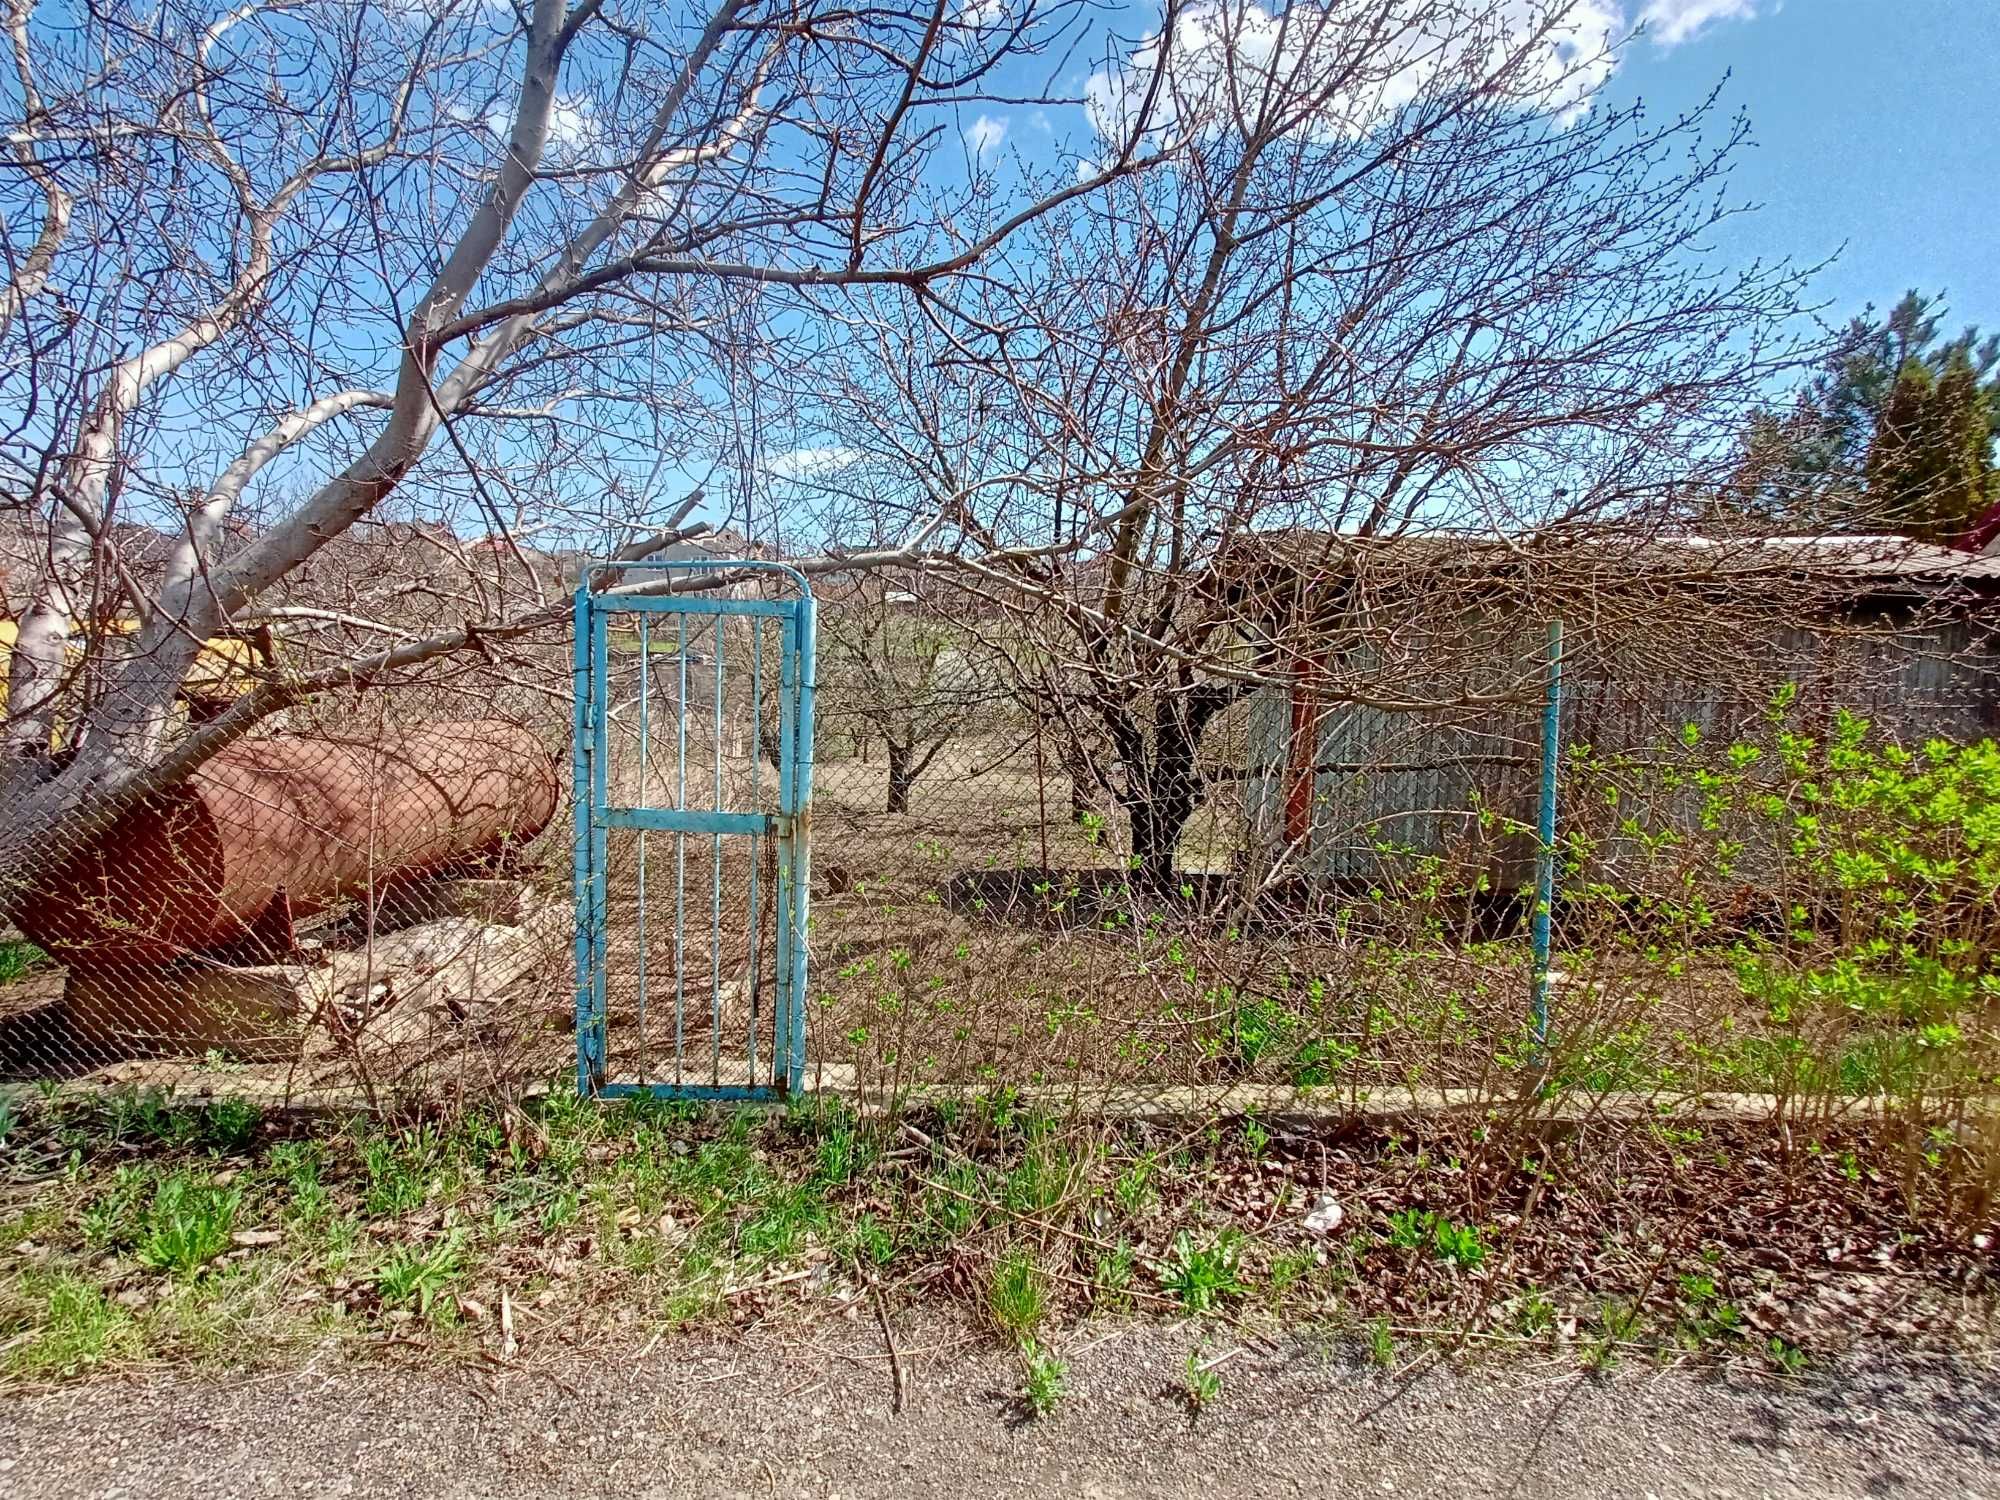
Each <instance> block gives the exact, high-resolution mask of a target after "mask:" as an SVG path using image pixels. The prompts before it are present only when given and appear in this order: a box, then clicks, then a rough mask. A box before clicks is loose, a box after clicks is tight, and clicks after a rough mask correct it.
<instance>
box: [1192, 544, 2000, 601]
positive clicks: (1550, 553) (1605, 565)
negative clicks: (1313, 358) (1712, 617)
mask: <svg viewBox="0 0 2000 1500" xmlns="http://www.w3.org/2000/svg"><path fill="white" fill-rule="evenodd" d="M1217 562H1218V567H1219V569H1220V570H1221V571H1223V572H1225V573H1239V572H1242V571H1245V570H1248V571H1268V570H1276V571H1278V572H1281V573H1284V572H1289V573H1294V574H1297V573H1301V572H1304V571H1306V570H1308V569H1310V570H1314V571H1323V572H1326V573H1328V574H1329V575H1349V574H1361V573H1369V572H1373V573H1378V574H1381V575H1384V576H1388V575H1394V574H1398V573H1405V572H1409V573H1433V572H1443V573H1452V574H1459V575H1464V574H1484V575H1501V574H1521V575H1534V576H1540V577H1542V578H1544V579H1545V580H1547V581H1549V582H1551V583H1559V582H1562V581H1565V580H1572V581H1576V582H1583V581H1586V580H1588V579H1592V578H1597V579H1602V578H1606V577H1620V578H1625V579H1630V580H1648V579H1658V580H1660V581H1662V582H1686V583H1701V582H1704V581H1714V582H1725V581H1738V582H1741V581H1743V580H1745V579H1748V578H1753V577H1758V576H1765V577H1776V576H1786V577H1792V578H1809V579H1811V578H1816V579H1822V580H1825V581H1827V582H1847V583H1851V584H1858V585H1861V586H1864V587H1866V586H1869V585H1880V586H1881V587H1882V588H1883V589H1885V590H1891V591H1899V590H1902V589H1907V588H1916V589H1920V590H1923V591H1927V592H1928V591H1933V590H1938V589H1952V588H1969V589H1974V590H1978V591H1980V592H1988V591H2000V555H1991V556H1983V555H1979V554H1976V553H1970V552H1965V551H1960V550H1958V549H1955V548H1951V547H1942V546H1938V545H1935V544H1933V543H1930V542H1919V541H1913V540H1911V539H1910V538H1908V537H1900V536H1858V535H1856V536H1704V535H1696V534H1691V533H1690V534H1645V535H1639V534H1630V535H1620V534H1618V533H1607V532H1604V531H1600V530H1593V531H1592V532H1590V533H1587V534H1583V533H1576V532H1563V531H1545V532H1536V533H1531V534H1528V535H1525V536H1519V537H1502V536H1494V535H1490V534H1488V535H1472V534H1443V533H1425V534H1422V535H1416V536H1401V537H1362V536H1353V535H1347V534H1343V533H1338V532H1325V531H1305V530H1286V531H1270V532H1256V533H1252V534H1250V535H1248V536H1246V537H1243V538H1240V539H1238V541H1237V542H1236V543H1234V544H1232V545H1230V546H1229V547H1226V548H1225V549H1224V550H1223V552H1222V554H1221V556H1220V557H1218V559H1217Z"/></svg>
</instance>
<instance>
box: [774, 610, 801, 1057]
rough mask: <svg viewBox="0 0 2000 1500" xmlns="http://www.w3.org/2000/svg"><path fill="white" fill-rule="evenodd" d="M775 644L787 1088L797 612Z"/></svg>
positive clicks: (779, 1011)
mask: <svg viewBox="0 0 2000 1500" xmlns="http://www.w3.org/2000/svg"><path fill="white" fill-rule="evenodd" d="M778 646H779V651H778V889H777V891H776V893H775V895H776V899H775V901H774V903H773V907H772V913H771V922H772V926H773V928H774V929H775V930H774V936H775V938H776V940H777V950H778V956H777V972H778V985H777V991H778V992H777V994H776V995H775V996H774V997H773V1000H772V1006H771V1013H772V1028H771V1041H772V1051H773V1053H774V1054H775V1055H774V1056H773V1057H772V1060H771V1061H772V1068H773V1071H774V1075H775V1076H776V1077H777V1078H778V1079H779V1080H780V1081H782V1082H784V1083H785V1085H786V1086H787V1087H791V1086H792V1084H793V1083H794V1081H795V1080H793V1078H792V1041H791V1039H792V1033H793V1030H794V1022H793V1016H794V1014H795V1013H796V1012H797V1011H798V1010H799V1008H800V1007H801V1006H802V1005H804V1003H805V999H804V996H802V995H801V994H800V993H799V988H798V976H797V974H796V972H795V970H794V967H793V962H792V953H793V950H794V949H795V948H796V947H797V946H798V934H797V930H796V925H795V923H794V922H793V920H792V913H793V910H794V908H795V907H796V905H797V901H798V881H797V879H796V878H795V876H796V871H795V869H794V859H795V851H796V850H797V848H798V838H797V834H796V828H797V822H798V819H797V814H798V800H797V795H796V787H795V784H794V781H793V777H792V767H793V765H794V763H795V757H796V756H797V754H798V746H797V744H796V743H795V736H794V732H793V731H794V729H795V727H796V725H797V723H798V714H797V713H796V712H795V706H796V704H797V702H798V690H799V621H798V616H797V614H796V613H794V614H792V615H790V616H787V617H786V618H785V619H784V621H783V622H782V624H781V625H780V626H779V631H778Z"/></svg>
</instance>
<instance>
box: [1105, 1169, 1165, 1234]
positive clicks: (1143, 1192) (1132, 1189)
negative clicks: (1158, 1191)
mask: <svg viewBox="0 0 2000 1500" xmlns="http://www.w3.org/2000/svg"><path fill="white" fill-rule="evenodd" d="M1158 1166H1159V1159H1158V1158H1157V1157H1154V1156H1151V1155H1147V1156H1142V1157H1140V1158H1139V1159H1138V1160H1137V1161H1135V1162H1133V1163H1132V1165H1131V1166H1129V1167H1127V1168H1126V1169H1125V1170H1124V1171H1123V1172H1120V1173H1119V1174H1118V1181H1117V1182H1116V1183H1114V1184H1113V1185H1112V1189H1111V1193H1112V1196H1113V1197H1114V1198H1116V1199H1117V1200H1118V1206H1119V1208H1121V1209H1123V1210H1124V1212H1125V1216H1126V1217H1127V1218H1128V1219H1136V1218H1138V1217H1139V1215H1140V1214H1142V1213H1144V1212H1145V1211H1146V1210H1147V1209H1148V1208H1150V1207H1151V1206H1152V1203H1153V1199H1154V1196H1155V1195H1154V1192H1153V1173H1154V1172H1155V1171H1156V1170H1157V1169H1158Z"/></svg>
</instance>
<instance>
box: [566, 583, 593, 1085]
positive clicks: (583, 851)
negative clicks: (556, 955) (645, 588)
mask: <svg viewBox="0 0 2000 1500" xmlns="http://www.w3.org/2000/svg"><path fill="white" fill-rule="evenodd" d="M590 616H591V606H590V583H589V579H588V578H587V577H586V578H585V580H584V582H583V583H581V584H579V585H578V587H577V591H576V604H575V607H574V609H573V610H572V611H571V630H572V631H573V632H574V637H575V639H574V641H573V643H572V649H573V654H574V656H575V682H574V685H573V689H572V691H573V698H574V702H573V706H572V732H573V738H572V740H571V742H570V743H571V750H570V813H571V816H572V817H573V818H574V820H575V824H576V826H575V829H574V830H573V833H572V836H571V843H572V850H571V854H572V866H573V867H572V872H571V892H572V899H573V900H574V902H575V903H576V994H575V1001H576V1087H577V1092H578V1093H580V1094H588V1093H590V1092H591V1076H590V1052H589V1048H588V1046H587V1045H586V1042H585V1037H586V1035H587V1033H588V1031H589V1023H590V998H591V994H592V991H593V989H594V987H595V984H596V979H595V969H594V967H593V964H594V956H595V953H596V949H597V934H596V931H595V930H594V928H593V927H592V925H591V924H592V919H593V914H594V912H595V904H594V900H593V893H594V888H595V882H594V878H593V870H592V866H591V858H590V856H591V848H592V844H593V840H594V837H595V834H594V831H593V829H592V827H591V825H592V823H593V822H594V821H595V809H594V807H593V806H592V801H591V787H592V784H593V777H592V773H591V765H590V761H591V751H592V749H593V747H594V746H595V745H596V743H597V734H596V726H595V723H594V722H593V719H592V715H591V698H592V696H593V693H592V688H593V684H592V681H591V671H590Z"/></svg>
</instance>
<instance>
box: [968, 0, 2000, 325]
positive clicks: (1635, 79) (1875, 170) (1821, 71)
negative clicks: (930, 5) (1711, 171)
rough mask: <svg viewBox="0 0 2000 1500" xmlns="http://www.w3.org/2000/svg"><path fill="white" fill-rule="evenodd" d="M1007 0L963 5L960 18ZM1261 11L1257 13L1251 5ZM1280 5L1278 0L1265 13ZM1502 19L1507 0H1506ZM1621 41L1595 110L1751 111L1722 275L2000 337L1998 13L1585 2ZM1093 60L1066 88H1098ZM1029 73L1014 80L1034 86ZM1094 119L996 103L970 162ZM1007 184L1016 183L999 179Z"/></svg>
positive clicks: (1068, 140) (1768, 0)
mask: <svg viewBox="0 0 2000 1500" xmlns="http://www.w3.org/2000/svg"><path fill="white" fill-rule="evenodd" d="M1006 3H1007V0H964V4H963V7H962V10H961V13H968V12H974V11H977V10H980V9H983V8H987V7H991V8H993V9H994V10H995V11H996V12H1004V8H1005V5H1006ZM1253 3H1254V0H1253ZM1270 3H1271V0H1265V4H1266V5H1267V6H1269V5H1270ZM1494 3H1496V4H1505V3H1507V0H1494ZM1577 10H1578V12H1579V13H1584V14H1588V13H1591V12H1596V13H1598V14H1600V15H1604V16H1606V17H1609V18H1615V19H1612V20H1610V21H1609V23H1608V28H1607V29H1609V30H1610V31H1612V32H1614V33H1615V34H1619V35H1623V34H1625V33H1626V32H1627V31H1629V29H1630V26H1631V25H1632V24H1633V23H1635V22H1639V21H1641V20H1643V21H1644V22H1645V25H1646V33H1645V34H1644V35H1642V36H1639V37H1637V38H1635V39H1634V40H1633V41H1632V42H1631V43H1630V44H1629V45H1628V46H1627V47H1626V48H1625V49H1624V50H1623V52H1622V54H1621V56H1620V59H1619V63H1618V66H1617V69H1616V71H1615V72H1614V73H1613V74H1612V76H1611V77H1610V79H1609V80H1608V82H1606V84H1605V85H1604V87H1603V89H1602V91H1601V93H1600V95H1599V98H1600V99H1601V100H1602V101H1603V103H1605V104H1607V105H1624V104H1627V103H1630V102H1631V101H1632V100H1633V99H1634V98H1638V99H1641V100H1643V101H1644V102H1645V104H1646V106H1647V107H1648V109H1649V110H1651V111H1653V112H1654V113H1655V114H1656V115H1658V116H1666V115H1672V114H1675V113H1678V112H1680V111H1682V110H1685V109H1689V108H1692V107H1694V106H1695V105H1697V104H1699V103H1700V102H1701V101H1702V99H1703V98H1704V97H1706V95H1707V94H1708V92H1709V91H1710V90H1711V89H1714V88H1716V87H1718V86H1720V87H1721V89H1722V94H1721V100H1720V104H1721V110H1722V119H1721V120H1719V121H1718V122H1717V123H1718V126H1720V125H1721V124H1722V123H1725V122H1726V120H1727V118H1728V117H1729V116H1730V115H1733V114H1734V113H1735V112H1736V111H1738V110H1741V111H1743V112H1745V113H1746V114H1747V115H1748V117H1749V120H1750V125H1751V131H1752V143H1751V144H1750V145H1749V146H1748V147H1747V148H1746V149H1745V150H1744V151H1742V152H1741V154H1740V156H1739V159H1738V164H1737V168H1736V172H1735V176H1734V179H1733V180H1734V184H1735V193H1734V197H1735V198H1737V199H1739V200H1742V201H1745V202H1748V203H1752V204H1756V205H1758V211H1757V212H1756V213H1754V214H1752V215H1749V216H1746V217H1743V218H1740V219H1738V220H1736V221H1735V222H1734V223H1733V225H1731V226H1730V227H1729V228H1728V229H1727V230H1726V231H1725V232H1724V234H1722V235H1721V236H1720V237H1719V238H1718V239H1717V240H1716V242H1715V248H1716V250H1717V251H1718V258H1719V259H1720V260H1721V261H1723V262H1725V263H1744V262H1748V261H1751V260H1755V259H1759V258H1761V259H1765V260H1773V259H1780V258H1785V257H1790V258H1792V259H1794V260H1796V261H1798V262H1801V263H1804V264H1813V263H1816V262H1819V261H1821V260H1824V259H1826V258H1827V257H1829V256H1834V255H1835V254H1836V252H1838V259H1837V261H1836V263H1835V264H1834V265H1832V266H1830V267H1829V268H1828V269H1827V270H1826V272H1825V273H1824V274H1823V276H1822V277H1821V279H1820V281H1819V283H1818V293H1819V297H1820V298H1821V299H1822V300H1824V301H1825V302H1826V303H1827V304H1828V305H1827V307H1826V310H1825V316H1827V317H1828V318H1829V319H1831V320H1833V321H1835V322H1844V321H1845V320H1846V319H1847V318H1848V317H1849V316H1851V315H1853V314H1856V313H1858V312H1860V310H1861V309H1862V307H1863V305H1864V304H1866V303H1868V302H1871V301H1872V302H1874V303H1876V304H1878V305H1880V306H1885V307H1886V306H1887V305H1888V304H1890V303H1892V302H1894V301H1895V300H1896V298H1897V297H1899V296H1900V295H1901V294H1902V293H1903V292H1904V291H1906V290H1908V289H1910V288H1911V287H1916V288H1918V289H1919V290H1922V291H1926V292H1937V291H1944V292H1947V293H1948V294H1949V304H1950V307H1951V310H1952V319H1951V322H1952V324H1953V325H1954V326H1955V325H1956V324H1957V323H1961V322H1965V321H1972V322H1977V323H1980V324H1981V325H1982V326H1984V327H1987V328H1992V329H2000V233H1996V223H1995V220H1996V217H2000V216H1997V215H1996V212H1995V202H1994V195H1993V192H1992V188H1991V176H1990V165H1991V162H1990V158H1991V151H1992V141H1993V135H1994V127H1995V125H1996V124H2000V109H1996V107H1995V105H1994V103H1993V100H1994V96H1995V88H1996V84H2000V0H1577ZM1158 15H1159V8H1158V6H1157V4H1151V3H1147V0H1136V3H1127V4H1125V5H1124V6H1123V7H1122V8H1121V9H1120V11H1119V12H1118V13H1117V16H1116V19H1115V20H1114V21H1113V22H1112V26H1113V29H1115V30H1116V31H1117V32H1119V33H1121V34H1123V35H1124V36H1126V37H1128V38H1137V37H1139V36H1142V35H1144V34H1146V33H1147V32H1149V31H1151V30H1152V29H1153V28H1154V27H1155V26H1156V25H1157V17H1158ZM1102 48H1103V43H1102V42H1098V43H1096V44H1095V45H1094V46H1092V45H1088V44H1087V45H1086V47H1085V48H1084V49H1083V52H1082V53H1081V54H1080V55H1074V56H1073V58H1072V63H1071V66H1070V67H1069V68H1067V69H1066V70H1064V71H1063V72H1062V74H1061V75H1060V76H1059V77H1058V79H1057V81H1056V87H1057V89H1058V91H1059V92H1061V93H1064V94H1068V95H1071V96H1075V95H1077V94H1079V93H1081V92H1083V91H1084V88H1085V83H1084V80H1085V77H1086V76H1087V74H1088V72H1089V70H1090V66H1091V54H1092V53H1096V54H1097V57H1098V59H1100V60H1101V58H1102ZM1033 71H1034V67H1033V65H1032V64H1030V65H1027V66H1025V67H1023V68H1021V69H1020V70H1019V71H1018V72H1017V73H1016V74H1015V76H1014V78H1013V79H1012V80H1010V81H1013V82H1019V83H1023V84H1025V83H1026V82H1027V80H1028V78H1029V76H1030V75H1032V74H1033ZM1081 116H1082V112H1081V111H1079V110H1076V109H1074V108H1069V109H1055V110H1035V109H1030V108H1020V107H1016V108H1011V109H1010V108H1007V107H1005V106H1000V105H995V106H991V107H989V108H987V109H984V110H977V111H975V110H970V109H968V110H965V111H964V112H963V114H962V116H961V120H960V124H961V128H962V130H963V132H964V135H965V138H966V145H967V151H968V154H971V153H973V152H975V151H977V152H979V153H981V154H983V155H985V157H986V158H987V162H988V165H991V166H1000V165H1001V161H1000V159H1001V158H1002V157H1005V156H1012V155H1014V154H1015V153H1017V152H1018V153H1020V154H1021V155H1022V156H1023V157H1025V158H1026V159H1027V160H1029V161H1039V160H1043V159H1045V158H1046V153H1047V151H1048V149H1049V145H1050V143H1051V142H1052V141H1061V142H1062V143H1063V144H1065V145H1067V146H1069V147H1071V148H1073V149H1078V150H1082V149H1088V145H1089V141H1088V137H1087V134H1086V132H1085V131H1084V130H1083V129H1082V126H1083V120H1082V117H1081ZM1002 176H1003V180H1004V177H1005V172H1004V169H1003V172H1002Z"/></svg>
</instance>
